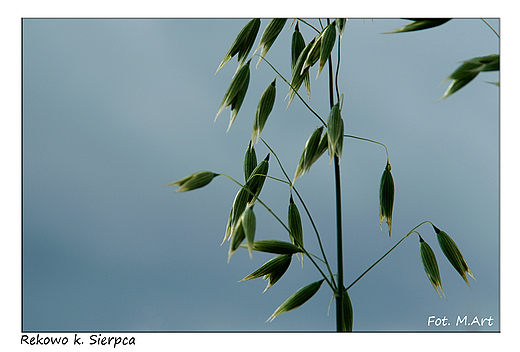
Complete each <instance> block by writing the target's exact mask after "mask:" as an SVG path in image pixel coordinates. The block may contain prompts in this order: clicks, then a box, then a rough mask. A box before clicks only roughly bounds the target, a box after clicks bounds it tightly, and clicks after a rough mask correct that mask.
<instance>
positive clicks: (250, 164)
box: [244, 141, 257, 182]
mask: <svg viewBox="0 0 520 352" xmlns="http://www.w3.org/2000/svg"><path fill="white" fill-rule="evenodd" d="M256 165H257V160H256V152H255V147H254V145H253V141H249V145H248V147H247V149H246V154H245V155H244V182H247V180H248V179H249V176H251V174H252V173H253V170H254V169H255V167H256Z"/></svg>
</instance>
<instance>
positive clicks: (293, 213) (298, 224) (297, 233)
mask: <svg viewBox="0 0 520 352" xmlns="http://www.w3.org/2000/svg"><path fill="white" fill-rule="evenodd" d="M288 219H289V221H288V222H289V236H290V238H291V242H292V243H293V244H294V245H295V246H296V247H298V248H301V249H303V228H302V220H301V217H300V212H299V211H298V208H297V207H296V204H294V200H293V197H292V195H291V198H290V200H289V210H288Z"/></svg>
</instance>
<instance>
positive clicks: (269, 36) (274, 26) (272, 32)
mask: <svg viewBox="0 0 520 352" xmlns="http://www.w3.org/2000/svg"><path fill="white" fill-rule="evenodd" d="M285 22H287V18H273V19H272V20H271V21H270V22H269V23H268V24H267V26H266V27H265V30H264V33H263V34H262V37H261V38H260V44H258V48H257V49H256V50H258V49H259V48H260V47H262V51H261V53H260V55H261V56H260V58H259V59H258V62H257V63H256V66H257V67H258V64H259V63H260V61H262V57H265V55H266V54H267V52H268V51H269V49H270V48H271V46H272V45H273V43H274V41H275V40H276V38H277V37H278V35H279V34H280V32H281V31H282V29H283V27H284V26H285Z"/></svg>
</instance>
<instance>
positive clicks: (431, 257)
mask: <svg viewBox="0 0 520 352" xmlns="http://www.w3.org/2000/svg"><path fill="white" fill-rule="evenodd" d="M419 252H420V254H421V262H422V265H423V267H424V271H425V272H426V275H427V276H428V279H429V280H430V282H431V284H432V286H433V288H434V289H435V291H437V293H438V294H439V296H440V297H442V296H444V298H446V296H445V295H444V290H443V289H442V282H441V274H440V272H439V266H438V265H437V259H436V258H435V253H434V252H433V250H432V248H431V247H430V245H429V244H428V243H426V242H425V241H424V240H423V238H422V237H421V235H419ZM439 289H440V292H439ZM441 292H442V296H441Z"/></svg>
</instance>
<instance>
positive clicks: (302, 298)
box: [267, 279, 325, 322]
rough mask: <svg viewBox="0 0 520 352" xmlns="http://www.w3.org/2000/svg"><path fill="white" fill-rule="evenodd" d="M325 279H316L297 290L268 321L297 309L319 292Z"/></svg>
mask: <svg viewBox="0 0 520 352" xmlns="http://www.w3.org/2000/svg"><path fill="white" fill-rule="evenodd" d="M323 281H325V279H321V280H318V281H314V282H312V283H310V284H308V285H306V286H304V287H302V288H300V289H299V290H298V291H296V292H295V293H294V294H293V295H292V296H290V297H289V298H287V300H285V302H283V303H282V304H281V305H280V306H279V307H278V308H276V310H275V311H274V313H273V314H272V315H271V316H270V317H269V319H267V321H268V322H269V321H273V320H274V318H276V317H277V316H279V315H280V314H283V313H286V312H288V311H290V310H293V309H296V308H298V307H300V306H301V305H302V304H304V303H305V302H307V301H308V300H309V299H311V298H312V296H314V295H315V294H316V292H318V290H319V289H320V287H321V284H322V283H323Z"/></svg>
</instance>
